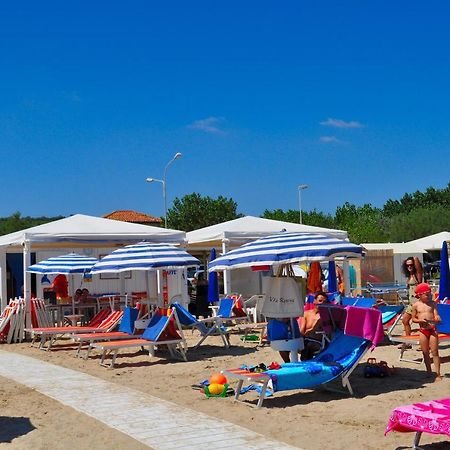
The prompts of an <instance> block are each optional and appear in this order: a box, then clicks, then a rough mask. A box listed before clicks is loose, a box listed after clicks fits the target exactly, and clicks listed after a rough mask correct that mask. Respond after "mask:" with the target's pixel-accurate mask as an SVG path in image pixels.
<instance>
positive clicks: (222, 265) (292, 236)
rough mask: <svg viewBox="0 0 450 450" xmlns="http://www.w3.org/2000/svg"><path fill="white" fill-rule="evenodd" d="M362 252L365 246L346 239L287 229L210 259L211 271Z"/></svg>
mask: <svg viewBox="0 0 450 450" xmlns="http://www.w3.org/2000/svg"><path fill="white" fill-rule="evenodd" d="M362 254H363V247H361V246H360V245H356V244H352V243H351V242H349V241H347V240H344V239H337V238H334V237H330V236H326V235H323V234H315V233H288V232H284V233H278V234H273V235H271V236H266V237H263V238H261V239H258V240H256V241H253V242H250V243H248V244H245V245H242V246H241V247H239V248H237V249H235V250H231V251H229V252H228V253H226V254H225V255H223V256H220V257H219V258H216V259H215V260H214V261H211V262H210V263H209V266H208V270H209V271H217V270H224V269H237V268H240V267H252V266H272V265H275V264H293V263H300V262H311V261H326V260H330V259H334V258H336V257H340V256H342V257H347V258H351V257H353V258H354V257H361V256H362Z"/></svg>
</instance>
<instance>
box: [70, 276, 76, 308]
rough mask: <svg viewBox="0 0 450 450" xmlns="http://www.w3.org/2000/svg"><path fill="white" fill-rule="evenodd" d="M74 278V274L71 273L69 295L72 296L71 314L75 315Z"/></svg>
mask: <svg viewBox="0 0 450 450" xmlns="http://www.w3.org/2000/svg"><path fill="white" fill-rule="evenodd" d="M74 288H75V279H74V275H73V274H72V275H71V276H70V295H71V296H72V314H74V315H75V291H74Z"/></svg>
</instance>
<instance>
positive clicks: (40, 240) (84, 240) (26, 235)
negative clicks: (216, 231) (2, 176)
mask: <svg viewBox="0 0 450 450" xmlns="http://www.w3.org/2000/svg"><path fill="white" fill-rule="evenodd" d="M185 235H186V234H185V232H184V231H178V230H170V229H166V228H159V227H152V226H148V225H139V224H132V223H128V222H121V221H117V220H111V219H103V218H100V217H93V216H86V215H83V214H75V215H73V216H70V217H67V218H64V219H61V220H55V221H53V222H49V223H46V224H43V225H38V226H36V227H31V228H28V229H25V230H21V231H17V232H14V233H10V234H7V235H4V236H0V271H1V274H0V293H1V306H2V309H3V308H4V307H5V306H6V304H7V290H6V253H7V252H21V253H23V269H24V298H25V300H26V301H27V303H29V300H30V296H31V278H30V274H29V273H28V272H26V270H27V268H28V267H29V266H30V257H31V251H32V250H37V249H51V248H58V249H60V248H72V249H73V248H76V247H80V248H93V247H111V246H122V245H126V244H132V243H135V242H139V241H143V240H147V241H151V242H164V243H174V244H180V243H185Z"/></svg>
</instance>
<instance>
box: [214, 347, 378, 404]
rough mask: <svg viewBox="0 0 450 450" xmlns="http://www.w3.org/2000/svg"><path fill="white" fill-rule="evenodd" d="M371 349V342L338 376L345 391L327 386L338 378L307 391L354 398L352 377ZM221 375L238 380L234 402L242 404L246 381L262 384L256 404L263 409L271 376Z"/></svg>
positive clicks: (234, 372)
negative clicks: (339, 394)
mask: <svg viewBox="0 0 450 450" xmlns="http://www.w3.org/2000/svg"><path fill="white" fill-rule="evenodd" d="M369 347H370V342H367V346H366V348H365V349H364V351H362V352H361V355H360V356H359V357H358V358H357V359H356V360H355V361H354V363H353V364H352V365H351V366H350V367H349V368H348V369H347V370H344V371H343V372H342V373H341V374H340V375H338V377H339V378H340V379H341V382H342V387H343V390H338V389H332V388H330V387H328V386H326V385H327V384H328V383H330V382H332V381H334V380H336V378H337V377H336V378H333V380H330V381H329V382H326V383H320V384H318V385H317V386H314V387H308V388H307V389H314V388H319V387H321V388H325V389H327V390H328V391H331V392H339V393H342V392H344V393H345V392H346V391H345V389H347V390H348V392H349V393H350V395H352V396H353V395H354V392H353V388H352V385H351V384H350V375H351V374H352V373H353V371H354V370H355V369H356V367H357V366H358V364H359V362H360V361H361V359H362V358H363V357H364V355H365V354H366V353H367V351H368V350H369ZM221 373H222V374H224V375H225V376H226V377H228V378H236V379H237V380H238V384H237V386H236V389H235V394H234V400H235V401H239V402H241V403H244V402H242V401H241V400H239V396H240V394H241V389H242V385H243V383H244V381H247V382H249V383H251V384H252V383H259V384H261V391H260V393H259V396H258V403H257V404H256V408H261V406H262V404H263V401H264V397H265V394H266V391H267V388H268V387H269V383H270V381H271V378H270V376H269V375H267V374H264V373H254V372H250V371H248V370H242V369H228V370H222V371H221ZM299 389H301V388H299ZM245 404H246V405H248V406H254V405H253V404H250V403H247V402H245Z"/></svg>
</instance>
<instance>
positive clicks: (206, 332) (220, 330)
mask: <svg viewBox="0 0 450 450" xmlns="http://www.w3.org/2000/svg"><path fill="white" fill-rule="evenodd" d="M172 307H173V308H175V309H179V311H180V314H184V315H185V317H186V319H187V320H190V321H191V323H189V324H188V323H185V324H183V323H181V321H180V315H179V314H178V313H177V318H178V320H179V322H180V324H181V326H184V327H187V328H191V329H192V330H193V329H194V328H195V329H197V330H198V331H199V332H200V334H201V337H200V340H199V341H198V342H197V344H195V345H194V347H193V348H192V349H193V350H196V349H197V348H198V347H200V345H201V344H203V342H204V341H205V340H206V339H207V338H208V337H209V336H220V338H221V339H222V342H223V345H224V346H225V348H229V347H230V345H231V343H230V336H229V333H228V331H226V330H225V327H224V326H223V324H222V323H221V320H220V318H216V317H210V318H206V319H197V318H196V317H195V316H194V315H193V314H191V313H190V312H189V311H188V310H187V309H186V308H185V307H184V306H183V305H181V304H180V303H178V302H174V303H172ZM211 323H212V325H210V326H209V327H208V326H207V324H211ZM187 350H188V349H187V348H186V351H187Z"/></svg>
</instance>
